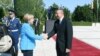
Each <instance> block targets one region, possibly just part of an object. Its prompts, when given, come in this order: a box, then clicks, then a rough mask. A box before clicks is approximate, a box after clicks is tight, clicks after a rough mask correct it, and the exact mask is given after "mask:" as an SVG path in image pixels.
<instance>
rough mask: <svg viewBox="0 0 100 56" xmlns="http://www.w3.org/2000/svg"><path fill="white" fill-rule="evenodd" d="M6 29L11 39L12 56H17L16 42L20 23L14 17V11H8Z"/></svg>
mask: <svg viewBox="0 0 100 56" xmlns="http://www.w3.org/2000/svg"><path fill="white" fill-rule="evenodd" d="M6 26H7V29H8V33H9V35H10V37H11V38H12V42H13V43H12V48H11V49H13V52H12V56H17V55H18V42H19V35H20V28H21V22H20V20H19V18H17V17H16V15H15V11H14V10H12V9H11V10H9V18H8V21H7V25H6Z"/></svg>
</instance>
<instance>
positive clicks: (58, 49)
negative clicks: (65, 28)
mask: <svg viewBox="0 0 100 56" xmlns="http://www.w3.org/2000/svg"><path fill="white" fill-rule="evenodd" d="M61 48H62V47H59V46H58V45H57V46H56V52H57V56H70V55H69V53H66V52H65V50H64V49H63V50H61Z"/></svg>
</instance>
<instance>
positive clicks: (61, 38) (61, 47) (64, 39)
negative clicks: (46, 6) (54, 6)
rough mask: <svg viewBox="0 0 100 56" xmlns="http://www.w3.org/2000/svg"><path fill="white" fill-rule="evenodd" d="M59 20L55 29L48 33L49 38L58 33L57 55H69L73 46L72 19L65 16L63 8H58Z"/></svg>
mask: <svg viewBox="0 0 100 56" xmlns="http://www.w3.org/2000/svg"><path fill="white" fill-rule="evenodd" d="M55 16H56V17H57V20H56V21H55V23H54V27H53V30H52V31H51V32H50V33H48V39H49V38H50V37H52V36H53V35H54V34H57V39H56V52H57V56H69V53H70V50H71V47H72V37H73V28H72V23H71V21H70V19H68V18H65V17H64V11H63V9H58V10H56V14H55Z"/></svg>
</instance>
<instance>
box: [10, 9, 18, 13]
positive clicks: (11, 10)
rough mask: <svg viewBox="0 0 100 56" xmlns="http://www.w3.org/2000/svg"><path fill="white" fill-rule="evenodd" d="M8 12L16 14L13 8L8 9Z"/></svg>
mask: <svg viewBox="0 0 100 56" xmlns="http://www.w3.org/2000/svg"><path fill="white" fill-rule="evenodd" d="M8 12H12V13H14V14H16V12H15V10H14V9H8Z"/></svg>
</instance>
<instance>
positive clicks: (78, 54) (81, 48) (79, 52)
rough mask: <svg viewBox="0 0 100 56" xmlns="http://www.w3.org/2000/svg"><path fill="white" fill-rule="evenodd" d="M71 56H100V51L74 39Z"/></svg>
mask: <svg viewBox="0 0 100 56" xmlns="http://www.w3.org/2000/svg"><path fill="white" fill-rule="evenodd" d="M54 39H56V38H55V37H54ZM71 56H100V50H98V49H96V48H95V47H93V46H91V45H88V44H86V43H84V42H82V41H80V40H77V39H75V38H74V39H73V43H72V50H71Z"/></svg>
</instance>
